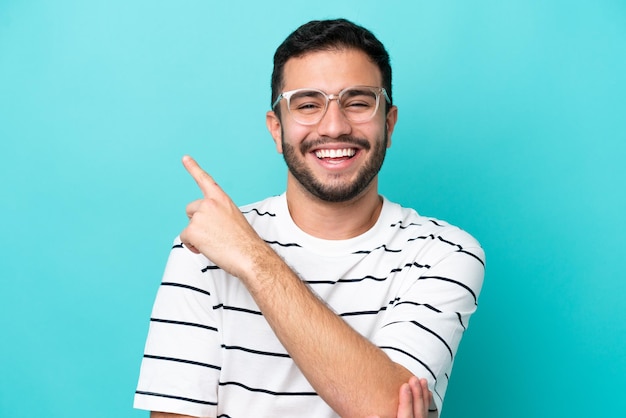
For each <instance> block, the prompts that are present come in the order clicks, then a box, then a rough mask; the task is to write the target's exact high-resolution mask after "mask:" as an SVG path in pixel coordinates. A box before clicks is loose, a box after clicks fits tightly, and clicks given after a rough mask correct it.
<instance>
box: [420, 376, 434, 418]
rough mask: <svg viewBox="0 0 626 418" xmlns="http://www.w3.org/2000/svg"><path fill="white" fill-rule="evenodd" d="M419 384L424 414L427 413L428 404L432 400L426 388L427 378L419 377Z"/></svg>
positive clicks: (431, 395)
mask: <svg viewBox="0 0 626 418" xmlns="http://www.w3.org/2000/svg"><path fill="white" fill-rule="evenodd" d="M419 385H420V387H421V392H422V399H423V410H424V416H426V415H428V411H429V410H430V404H431V403H432V400H433V394H432V393H431V392H430V390H429V389H428V380H426V379H420V380H419Z"/></svg>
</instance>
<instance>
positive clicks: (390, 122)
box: [385, 106, 398, 148]
mask: <svg viewBox="0 0 626 418" xmlns="http://www.w3.org/2000/svg"><path fill="white" fill-rule="evenodd" d="M397 121H398V107H397V106H391V109H389V112H387V115H386V116H385V127H386V128H387V148H389V147H391V135H392V134H393V130H394V128H395V127H396V122H397Z"/></svg>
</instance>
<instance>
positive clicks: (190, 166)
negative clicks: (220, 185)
mask: <svg viewBox="0 0 626 418" xmlns="http://www.w3.org/2000/svg"><path fill="white" fill-rule="evenodd" d="M183 165H184V166H185V169H186V170H187V172H188V173H189V174H191V177H193V179H194V180H195V181H196V183H197V184H198V187H199V188H200V190H201V191H202V194H203V195H204V197H206V196H207V195H208V194H209V193H210V191H211V187H215V186H217V183H216V182H215V180H213V177H211V176H210V175H209V173H207V172H206V171H204V170H203V169H202V167H200V166H199V165H198V163H197V162H196V160H194V159H193V158H191V157H190V156H188V155H185V156H184V157H183Z"/></svg>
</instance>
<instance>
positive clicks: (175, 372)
mask: <svg viewBox="0 0 626 418" xmlns="http://www.w3.org/2000/svg"><path fill="white" fill-rule="evenodd" d="M207 263H208V260H206V258H204V257H203V256H202V255H196V254H194V253H192V252H191V251H189V250H188V249H187V248H185V247H184V246H183V245H182V244H181V243H180V241H179V240H178V239H176V240H175V242H174V246H173V248H172V250H171V252H170V256H169V259H168V262H167V266H166V268H165V273H164V275H163V280H162V282H161V285H160V287H159V290H158V292H157V296H156V300H155V302H154V307H153V310H152V315H151V318H150V328H149V331H148V337H147V341H146V346H145V351H144V357H143V360H142V364H141V370H140V375H139V382H138V385H137V390H136V392H135V401H134V407H135V408H138V409H146V410H151V411H161V412H171V413H177V414H183V415H192V416H202V417H214V416H216V407H217V388H218V380H219V372H220V369H221V358H220V356H221V353H220V344H221V342H220V336H219V325H218V319H219V318H217V316H216V313H215V310H214V309H213V307H214V306H215V301H214V289H212V287H211V280H209V279H208V277H207V274H206V269H207Z"/></svg>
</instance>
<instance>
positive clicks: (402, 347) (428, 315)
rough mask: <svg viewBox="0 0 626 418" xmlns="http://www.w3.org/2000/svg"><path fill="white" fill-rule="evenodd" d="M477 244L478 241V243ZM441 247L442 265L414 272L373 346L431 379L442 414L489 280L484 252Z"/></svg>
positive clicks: (438, 254)
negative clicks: (457, 358) (456, 364)
mask: <svg viewBox="0 0 626 418" xmlns="http://www.w3.org/2000/svg"><path fill="white" fill-rule="evenodd" d="M474 242H475V241H474ZM448 244H449V243H442V244H440V245H439V246H438V247H439V248H437V249H435V250H431V251H432V252H433V253H435V254H436V256H435V258H436V262H435V263H433V264H432V265H428V266H427V267H428V268H427V269H424V268H423V266H420V267H422V268H419V269H417V268H416V269H415V272H414V273H412V272H411V271H409V272H408V277H406V278H405V282H406V283H407V284H406V286H403V287H402V288H401V291H400V293H399V294H398V295H397V299H396V302H395V303H394V304H393V306H392V307H391V308H390V309H389V310H388V313H387V315H386V317H385V320H384V321H383V325H382V327H381V328H380V329H379V330H378V332H377V333H376V335H375V336H374V338H373V342H374V343H375V344H376V345H378V346H379V347H380V348H381V349H383V350H384V351H385V352H386V353H387V355H388V356H389V357H390V358H391V359H392V360H393V361H395V362H396V363H398V364H401V365H403V366H404V367H406V368H407V369H408V370H409V371H411V372H412V373H413V374H414V375H415V376H418V377H420V378H426V379H428V381H429V387H430V389H431V391H432V392H433V399H434V402H435V404H436V406H437V409H438V410H439V411H441V408H442V404H443V399H444V396H445V392H446V389H447V386H448V381H449V378H450V373H451V371H452V365H453V362H454V358H455V356H456V352H457V349H458V346H459V343H460V341H461V337H462V336H463V333H464V332H465V330H466V329H467V326H468V323H469V319H470V317H471V315H472V314H473V313H474V312H475V311H476V308H477V303H478V295H479V293H480V290H481V287H482V283H483V278H484V267H485V265H484V252H483V250H482V248H481V247H480V246H478V245H477V243H476V246H474V247H463V246H460V245H456V246H451V245H448Z"/></svg>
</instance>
